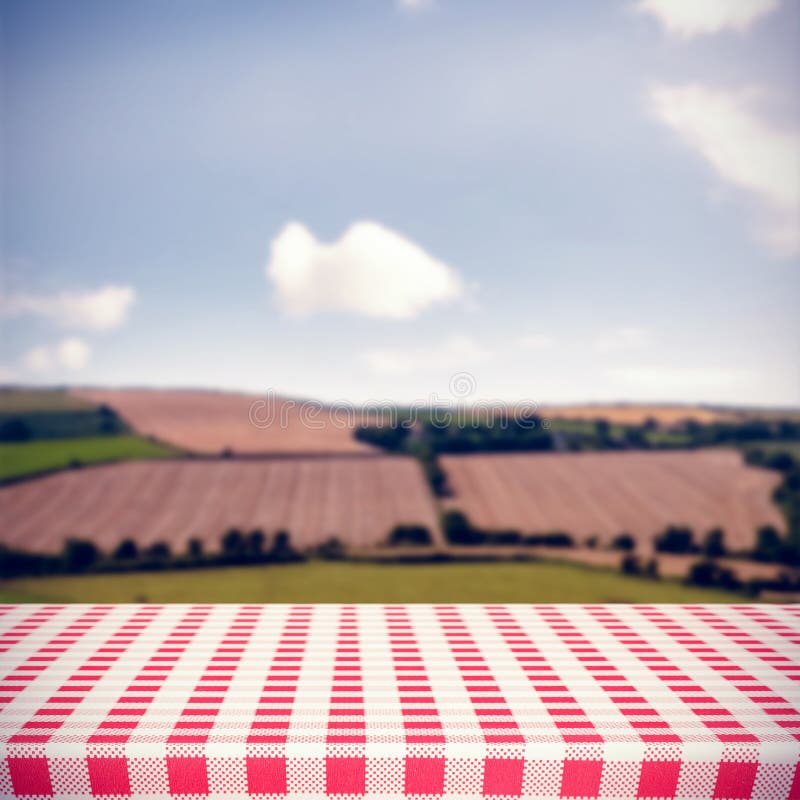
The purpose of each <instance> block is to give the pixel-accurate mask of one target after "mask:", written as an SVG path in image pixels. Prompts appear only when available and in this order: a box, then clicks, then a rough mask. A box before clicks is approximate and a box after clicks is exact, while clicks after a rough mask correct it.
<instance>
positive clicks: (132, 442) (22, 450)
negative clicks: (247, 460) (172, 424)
mask: <svg viewBox="0 0 800 800" xmlns="http://www.w3.org/2000/svg"><path fill="white" fill-rule="evenodd" d="M177 454H178V451H177V450H175V449H173V448H171V447H168V446H166V445H163V444H158V443H156V442H151V441H150V440H149V439H144V438H142V437H141V436H91V437H87V438H83V439H40V440H38V441H33V442H2V443H0V480H9V479H11V478H21V477H25V476H27V475H36V474H37V473H40V472H48V471H50V470H55V469H64V468H66V467H68V466H70V464H74V463H75V462H80V463H81V464H93V463H98V462H103V461H123V460H127V459H132V458H165V457H169V456H174V455H177Z"/></svg>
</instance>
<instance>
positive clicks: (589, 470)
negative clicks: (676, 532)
mask: <svg viewBox="0 0 800 800" xmlns="http://www.w3.org/2000/svg"><path fill="white" fill-rule="evenodd" d="M441 463H442V466H443V467H444V470H445V472H446V473H447V476H448V482H449V485H450V487H451V490H452V492H453V496H452V497H450V498H448V499H447V500H446V501H445V505H446V506H447V507H449V508H456V509H459V510H461V511H463V512H465V513H466V514H467V515H468V517H469V518H470V520H471V522H472V523H473V524H475V525H476V526H478V527H480V528H485V529H488V530H504V529H505V530H508V529H514V530H518V531H521V532H523V533H536V532H548V531H555V530H562V531H567V532H569V533H570V534H572V535H573V536H575V537H577V538H578V539H579V540H581V541H582V540H583V539H584V538H586V537H588V536H591V535H598V536H599V537H600V539H601V540H603V539H605V540H608V539H609V538H611V537H613V536H615V535H616V534H618V533H620V532H623V531H624V532H627V533H630V534H631V535H633V536H634V537H636V538H638V539H640V540H644V541H649V540H650V539H651V538H652V537H653V536H654V535H656V534H658V533H660V532H661V531H662V530H663V529H664V528H665V527H666V526H668V525H671V524H676V525H687V526H689V527H690V528H692V529H693V530H694V531H695V532H697V533H698V534H700V535H703V534H705V532H706V531H708V530H709V529H711V528H713V527H716V526H720V527H722V528H723V529H724V531H725V537H726V544H727V546H728V547H729V548H730V549H732V550H737V549H742V550H744V549H748V548H752V546H753V544H754V531H755V529H756V528H757V527H758V526H759V525H773V526H774V527H775V528H777V529H778V530H783V529H784V527H785V523H784V520H783V518H782V516H781V514H780V512H779V510H778V509H777V507H776V506H775V505H774V504H773V503H772V501H771V494H772V491H773V490H774V489H775V487H776V486H777V485H778V483H779V482H780V480H781V478H780V475H778V474H777V473H775V472H772V471H768V470H762V469H757V468H754V467H748V466H745V465H744V464H743V462H742V459H741V455H740V454H739V453H737V452H736V451H734V450H727V449H714V450H698V451H692V452H675V451H667V452H633V451H629V452H620V453H558V454H549V453H548V454H513V455H511V454H509V455H505V454H503V455H484V454H481V455H470V456H445V457H442V458H441Z"/></svg>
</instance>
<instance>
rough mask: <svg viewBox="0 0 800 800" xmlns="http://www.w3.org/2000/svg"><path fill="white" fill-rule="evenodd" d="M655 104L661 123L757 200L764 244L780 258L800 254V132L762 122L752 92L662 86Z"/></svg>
mask: <svg viewBox="0 0 800 800" xmlns="http://www.w3.org/2000/svg"><path fill="white" fill-rule="evenodd" d="M651 99H652V102H653V106H654V109H655V112H656V114H657V116H658V118H659V119H660V120H661V121H662V122H664V123H666V124H667V125H668V126H669V127H671V128H672V129H673V130H674V131H675V132H676V133H677V134H678V135H679V136H680V137H681V138H682V139H683V140H684V142H686V144H688V145H689V146H690V147H691V148H693V149H694V150H696V151H697V152H698V153H699V154H700V155H702V156H703V158H704V159H705V160H706V161H707V162H708V163H709V164H710V165H711V167H712V168H713V169H714V171H715V172H716V173H717V175H719V177H720V178H722V179H723V180H725V181H727V182H729V183H731V184H734V185H736V186H738V187H740V188H742V189H745V190H746V191H747V192H748V193H749V194H750V195H751V196H752V197H754V198H756V199H757V201H758V206H759V208H758V214H759V217H758V219H759V221H758V226H757V235H758V237H759V239H760V240H761V241H762V242H763V243H764V244H765V245H766V246H767V247H768V248H769V249H770V250H771V251H772V252H774V253H775V254H776V255H779V256H783V257H791V256H794V255H796V254H797V253H798V252H800V132H798V131H783V130H779V129H777V128H776V127H773V126H772V125H770V124H769V123H768V122H767V121H766V120H764V119H762V118H760V117H759V116H758V115H757V114H756V113H755V112H754V111H753V109H752V107H751V106H752V100H753V93H752V92H747V93H745V92H740V93H732V92H725V91H717V90H713V89H709V88H707V87H705V86H701V85H697V84H690V85H685V86H657V87H655V88H654V89H653V90H652V91H651Z"/></svg>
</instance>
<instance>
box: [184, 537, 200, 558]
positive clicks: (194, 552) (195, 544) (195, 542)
mask: <svg viewBox="0 0 800 800" xmlns="http://www.w3.org/2000/svg"><path fill="white" fill-rule="evenodd" d="M186 553H187V555H188V556H189V558H191V559H194V560H195V561H197V560H198V559H200V558H202V557H203V542H202V541H200V539H189V542H188V544H187V545H186Z"/></svg>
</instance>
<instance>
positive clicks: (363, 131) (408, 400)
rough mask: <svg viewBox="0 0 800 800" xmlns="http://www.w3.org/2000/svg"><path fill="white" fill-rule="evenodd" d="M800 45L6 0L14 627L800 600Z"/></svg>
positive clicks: (685, 25)
mask: <svg viewBox="0 0 800 800" xmlns="http://www.w3.org/2000/svg"><path fill="white" fill-rule="evenodd" d="M799 33H800V6H798V5H797V3H794V2H790V0H729V1H728V2H725V3H720V2H716V0H696V2H691V3H689V2H684V1H683V0H609V1H608V2H605V3H596V4H591V6H589V5H587V4H583V3H577V2H565V3H558V4H552V3H545V2H522V1H521V0H500V1H499V2H497V3H492V4H487V3H485V2H483V1H482V0H459V1H458V2H455V0H344V1H343V2H341V3H336V4H332V3H322V2H313V1H311V0H309V2H294V3H285V2H271V3H260V2H259V3H256V2H249V1H248V0H243V2H240V3H237V4H236V5H235V6H229V5H223V4H221V3H219V2H216V0H193V2H191V3H188V2H183V0H174V1H173V2H169V3H163V2H159V3H156V2H150V1H149V0H143V2H138V3H135V4H131V3H101V2H95V1H94V0H76V2H73V3H69V4H64V3H58V2H51V1H50V0H32V1H30V2H20V1H19V0H7V2H4V3H3V4H2V6H0V35H1V36H2V42H1V43H2V50H1V52H0V67H1V68H2V87H1V88H2V97H1V101H2V114H0V134H2V136H1V139H0V147H2V151H1V155H2V163H1V164H0V166H1V167H2V174H1V175H0V181H1V188H2V198H1V199H2V207H1V208H0V215H1V217H2V262H0V270H1V271H2V284H0V601H4V602H25V601H31V602H34V601H36V602H50V601H52V602H81V601H86V602H131V601H138V602H481V603H482V602H584V603H589V602H604V603H608V602H635V603H651V602H652V603H655V602H691V603H694V602H749V600H751V599H753V598H758V599H759V600H763V601H781V602H783V601H795V600H797V599H798V598H800V317H798V314H797V309H798V307H799V303H798V301H799V300H800V258H799V257H798V256H800V108H798V98H799V97H800V94H799V93H798V81H799V80H800V78H798V76H800V63H798V62H799V61H800V55H798V50H797V47H796V41H797V37H798V34H799Z"/></svg>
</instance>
